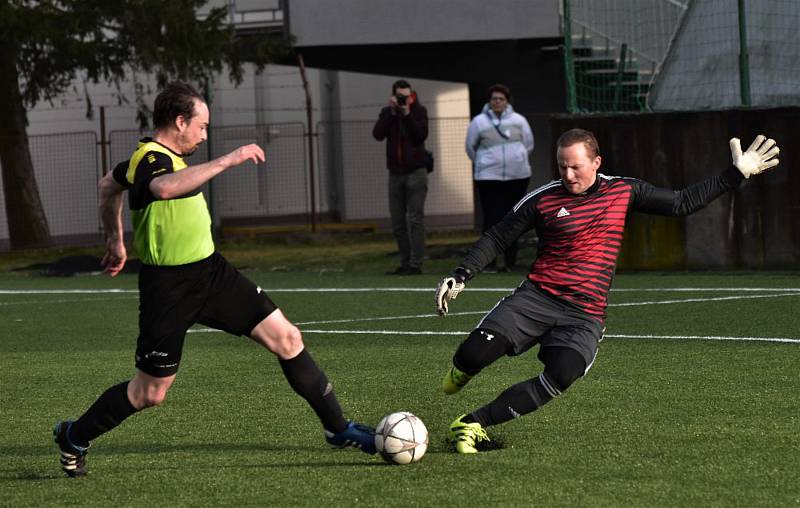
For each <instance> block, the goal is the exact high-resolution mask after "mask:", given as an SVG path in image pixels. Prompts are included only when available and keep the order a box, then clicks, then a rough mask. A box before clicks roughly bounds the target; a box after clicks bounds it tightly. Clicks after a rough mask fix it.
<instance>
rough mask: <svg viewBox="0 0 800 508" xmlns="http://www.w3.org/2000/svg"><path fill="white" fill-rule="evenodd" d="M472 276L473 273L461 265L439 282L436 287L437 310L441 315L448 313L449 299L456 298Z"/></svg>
mask: <svg viewBox="0 0 800 508" xmlns="http://www.w3.org/2000/svg"><path fill="white" fill-rule="evenodd" d="M471 278H472V273H470V271H469V270H467V269H466V268H463V267H461V266H459V267H458V268H456V269H455V270H453V272H452V273H451V274H450V275H448V276H447V277H445V278H444V279H442V280H441V282H439V285H438V286H437V287H436V312H437V313H438V314H439V315H440V316H444V315H446V314H447V310H448V309H447V301H448V300H455V299H456V297H457V296H458V294H459V293H460V292H461V291H463V290H464V286H465V284H466V282H467V281H468V280H469V279H471Z"/></svg>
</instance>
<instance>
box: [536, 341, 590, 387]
mask: <svg viewBox="0 0 800 508" xmlns="http://www.w3.org/2000/svg"><path fill="white" fill-rule="evenodd" d="M544 361H545V364H544V365H545V368H544V372H545V374H546V375H547V378H548V379H549V380H550V381H551V382H552V383H553V384H554V385H555V388H556V389H557V390H558V391H559V392H563V391H565V390H566V389H567V388H569V387H570V386H572V384H573V383H574V382H575V381H577V380H578V378H580V377H581V376H583V373H584V371H585V370H586V361H585V360H584V359H583V355H581V354H580V353H578V352H577V351H575V350H574V349H570V348H566V347H552V348H546V349H545V351H544Z"/></svg>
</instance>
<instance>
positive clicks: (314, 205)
mask: <svg viewBox="0 0 800 508" xmlns="http://www.w3.org/2000/svg"><path fill="white" fill-rule="evenodd" d="M297 63H298V65H299V66H300V77H301V78H302V79H303V90H305V92H306V120H307V122H308V180H309V186H310V187H311V189H310V190H311V231H312V232H314V233H316V232H317V192H316V189H315V187H316V183H315V181H314V123H313V118H312V111H311V92H309V90H308V80H307V79H306V65H305V63H303V55H300V54H298V55H297Z"/></svg>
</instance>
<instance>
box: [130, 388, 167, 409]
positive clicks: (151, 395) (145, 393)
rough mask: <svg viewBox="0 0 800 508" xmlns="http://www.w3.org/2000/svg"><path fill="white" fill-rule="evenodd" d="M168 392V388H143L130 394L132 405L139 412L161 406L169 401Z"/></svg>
mask: <svg viewBox="0 0 800 508" xmlns="http://www.w3.org/2000/svg"><path fill="white" fill-rule="evenodd" d="M167 391H168V389H167V388H162V387H156V386H144V387H141V388H140V389H137V390H135V391H134V392H133V393H131V394H129V395H130V399H131V405H133V407H135V408H136V409H139V410H141V409H147V408H149V407H154V406H160V405H162V404H163V403H164V401H166V400H167Z"/></svg>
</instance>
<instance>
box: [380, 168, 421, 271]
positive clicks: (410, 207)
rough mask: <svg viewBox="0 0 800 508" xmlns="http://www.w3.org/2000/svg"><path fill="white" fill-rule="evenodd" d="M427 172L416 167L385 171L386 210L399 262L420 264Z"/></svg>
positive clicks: (418, 266) (413, 264) (402, 263)
mask: <svg viewBox="0 0 800 508" xmlns="http://www.w3.org/2000/svg"><path fill="white" fill-rule="evenodd" d="M427 195H428V172H427V171H426V170H425V168H420V169H416V170H414V171H412V172H411V173H408V174H405V175H395V174H390V175H389V212H390V213H391V216H392V233H394V238H395V240H397V248H398V250H399V251H400V264H401V265H403V266H410V267H413V268H421V267H422V260H423V259H424V257H425V197H426V196H427Z"/></svg>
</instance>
